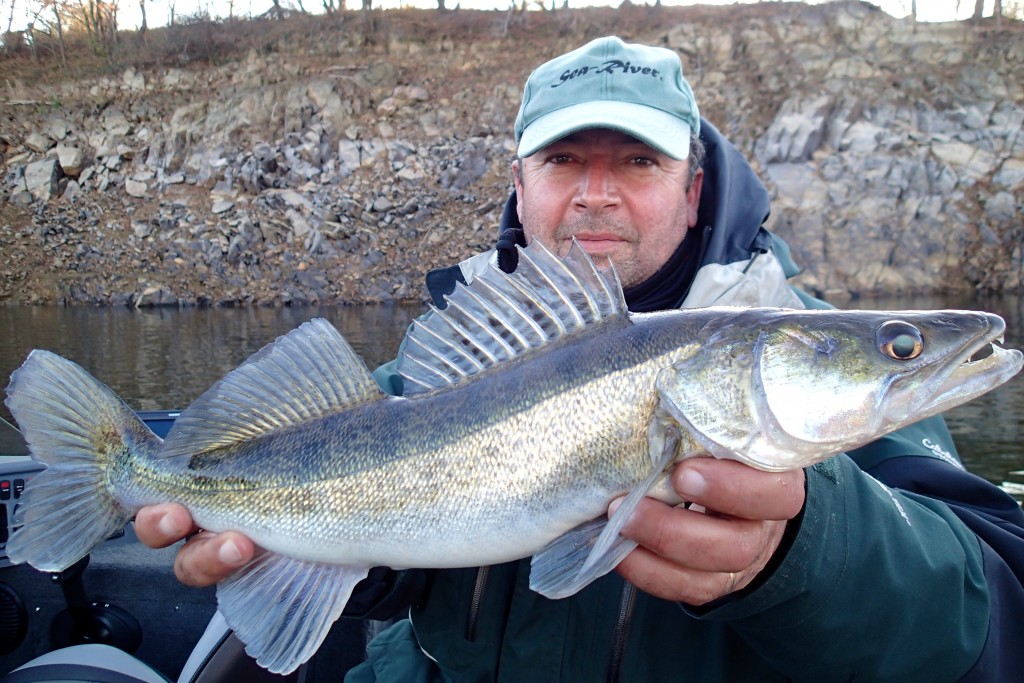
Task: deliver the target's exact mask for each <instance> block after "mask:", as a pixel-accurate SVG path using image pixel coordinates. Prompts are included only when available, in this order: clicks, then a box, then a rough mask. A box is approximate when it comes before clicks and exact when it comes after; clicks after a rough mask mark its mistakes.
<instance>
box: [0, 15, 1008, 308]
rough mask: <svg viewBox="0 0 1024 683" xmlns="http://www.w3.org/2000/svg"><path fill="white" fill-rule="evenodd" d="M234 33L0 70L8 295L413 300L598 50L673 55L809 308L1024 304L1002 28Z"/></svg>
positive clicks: (808, 18) (628, 25) (874, 19)
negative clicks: (827, 304) (543, 83)
mask: <svg viewBox="0 0 1024 683" xmlns="http://www.w3.org/2000/svg"><path fill="white" fill-rule="evenodd" d="M242 24H243V25H240V24H238V23H235V24H233V25H232V26H231V27H227V28H230V30H231V31H234V32H240V33H238V35H241V36H244V39H239V40H238V41H237V47H236V48H235V49H233V50H232V51H230V52H229V53H228V55H227V56H226V57H224V58H222V59H219V60H217V61H186V60H179V61H180V62H181V63H168V62H167V60H156V61H155V62H154V61H152V60H151V61H148V62H147V61H146V60H140V63H138V64H135V65H133V66H125V65H123V64H121V65H115V66H108V67H107V68H106V69H104V70H102V71H101V72H98V73H93V74H91V75H85V76H82V75H79V76H77V77H72V76H71V75H69V74H70V72H71V71H73V69H68V70H66V71H64V72H53V71H51V72H50V73H48V74H47V75H46V77H45V78H38V77H37V78H30V77H26V76H24V75H23V74H24V69H22V70H21V71H19V70H18V68H16V67H18V62H17V60H19V59H20V60H24V59H25V57H24V56H20V57H19V56H15V57H7V58H5V60H6V61H8V64H7V65H6V66H7V67H8V68H7V69H6V70H7V72H8V75H7V81H6V82H7V91H6V97H5V100H6V101H5V103H4V105H3V115H2V117H0V155H2V161H0V163H2V165H3V170H4V178H3V190H4V193H5V195H4V197H3V202H2V205H0V253H2V255H3V258H2V259H0V301H4V302H8V303H23V302H28V303H50V302H63V303H79V302H80V303H90V304H113V305H135V306H146V305H197V304H198V305H250V304H255V305H294V304H302V303H307V302H314V301H319V302H333V303H358V302H371V301H373V302H376V301H394V300H415V299H420V298H421V297H422V296H423V288H422V285H421V283H422V277H423V274H424V273H425V271H426V270H428V269H430V268H433V267H437V266H440V265H447V264H449V263H452V262H454V261H455V260H458V259H460V258H463V257H465V256H467V255H469V254H471V253H474V252H476V251H478V250H480V249H482V248H485V247H487V246H489V245H490V244H491V242H492V240H493V238H494V236H495V228H496V226H497V222H498V218H499V216H500V213H501V209H502V205H503V203H504V200H505V198H506V197H507V194H508V192H509V190H510V187H511V185H510V180H509V162H510V160H511V157H512V154H513V152H514V149H515V146H514V142H513V139H512V135H511V129H512V122H513V120H514V117H515V113H516V109H517V107H518V104H519V98H520V94H521V87H522V83H523V82H524V80H525V78H526V76H527V75H528V74H529V71H530V70H531V68H533V66H535V65H536V64H538V63H539V62H541V61H542V60H544V59H546V58H548V57H551V56H554V55H556V54H558V53H560V52H563V51H565V50H568V49H571V48H573V47H576V46H578V45H580V44H582V43H583V42H585V41H586V40H589V39H590V38H593V37H597V36H600V35H606V34H610V33H617V34H619V35H621V36H623V37H624V38H627V39H633V40H637V41H645V42H650V43H654V44H659V45H664V46H667V47H669V48H672V49H675V50H677V51H678V52H679V53H680V55H681V56H682V58H683V62H684V67H685V70H686V72H687V73H688V74H689V78H690V80H691V83H692V84H693V86H694V88H695V90H696V92H697V96H698V101H699V102H700V105H701V107H702V113H703V114H704V116H705V117H706V118H707V119H709V120H710V121H712V122H713V123H715V124H716V125H717V126H718V127H719V128H720V129H721V130H722V131H723V132H724V133H725V134H726V135H727V136H728V137H729V138H730V139H732V140H733V141H734V143H735V144H736V145H737V146H738V147H739V148H740V149H741V150H742V151H743V152H744V153H745V154H746V155H747V157H748V158H749V159H750V160H751V162H752V163H753V164H754V166H755V168H757V170H758V171H759V172H760V173H761V175H762V177H763V178H764V179H765V181H766V183H767V184H768V186H769V188H770V190H771V191H772V194H773V212H772V217H771V219H770V222H769V227H770V228H771V229H773V230H774V231H776V232H777V233H778V234H779V235H781V236H782V237H784V238H785V239H786V240H787V241H789V243H790V245H791V246H792V249H793V253H794V256H795V258H796V259H797V261H798V262H799V263H800V264H801V265H802V266H803V267H804V269H805V270H804V273H803V274H802V275H801V276H800V281H801V283H802V284H803V285H805V286H806V287H808V288H809V289H811V290H813V291H815V292H818V293H821V294H824V295H826V296H830V297H842V296H847V295H857V294H870V293H895V292H930V291H940V290H956V289H971V288H984V289H993V290H1020V289H1022V288H1024V275H1022V268H1024V254H1022V242H1024V225H1022V221H1021V220H1020V216H1021V207H1022V202H1024V31H1022V30H1021V26H1020V25H1019V23H1015V22H1005V23H1004V24H1003V25H1002V26H1001V27H995V26H987V25H981V26H979V25H971V24H966V23H956V24H938V25H934V24H914V23H912V22H910V21H909V20H897V19H893V18H892V17H889V16H888V15H886V14H884V13H882V12H880V11H879V10H877V9H876V8H875V7H873V6H872V5H869V4H866V3H860V2H835V3H830V4H826V5H820V6H814V7H807V6H804V5H800V4H796V3H775V2H773V3H761V4H757V5H740V6H736V7H727V8H718V7H715V8H711V7H691V8H668V7H644V6H623V7H620V8H618V9H586V10H567V9H562V10H558V11H554V12H528V13H525V14H510V13H507V12H466V11H455V12H448V13H444V14H440V13H436V12H421V11H402V12H386V13H372V14H371V15H362V14H359V13H346V14H345V15H343V16H341V17H340V18H332V19H326V18H322V17H313V18H311V17H292V18H290V19H286V20H281V21H276V22H269V21H250V22H242ZM227 28H225V30H227ZM19 74H21V75H20V76H19Z"/></svg>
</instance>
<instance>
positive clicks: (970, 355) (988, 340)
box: [928, 316, 1024, 414]
mask: <svg viewBox="0 0 1024 683" xmlns="http://www.w3.org/2000/svg"><path fill="white" fill-rule="evenodd" d="M990 320H991V321H992V325H991V327H990V328H989V330H988V332H987V334H983V335H979V336H978V337H977V338H976V339H975V340H974V341H973V343H971V344H968V345H966V346H965V347H964V349H963V350H962V351H961V352H960V354H959V355H958V357H957V358H956V359H955V362H953V363H951V364H950V365H951V367H952V368H953V369H952V371H951V372H949V373H948V374H947V375H946V377H945V379H943V380H942V382H941V383H940V384H939V386H938V389H937V390H936V392H935V394H934V395H933V397H932V399H931V401H930V407H929V411H928V412H929V413H932V414H934V413H940V412H942V411H944V410H946V409H947V408H951V407H953V406H954V405H959V404H960V403H964V402H966V401H969V400H971V399H972V398H975V397H977V396H980V395H981V394H983V393H985V392H986V391H989V390H990V389H992V388H993V387H996V386H998V385H1000V384H1002V383H1003V382H1006V381H1007V380H1008V379H1010V378H1011V377H1013V376H1014V375H1016V374H1017V373H1018V372H1020V370H1021V367H1022V366H1024V354H1022V353H1021V352H1020V351H1018V350H1017V349H1006V348H1003V347H1002V346H1001V345H1002V344H1003V341H1004V339H1003V332H1004V330H1005V327H1006V324H1005V323H1004V322H1003V321H1002V319H1001V318H998V317H996V316H990Z"/></svg>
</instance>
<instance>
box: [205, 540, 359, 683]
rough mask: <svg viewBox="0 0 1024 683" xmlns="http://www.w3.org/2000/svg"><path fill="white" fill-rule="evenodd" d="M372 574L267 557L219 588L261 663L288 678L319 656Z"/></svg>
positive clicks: (222, 605) (227, 614) (230, 619)
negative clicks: (354, 592)
mask: <svg viewBox="0 0 1024 683" xmlns="http://www.w3.org/2000/svg"><path fill="white" fill-rule="evenodd" d="M366 573H367V568H366V567H341V566H338V565H325V564H316V563H312V562H302V561H300V560H294V559H291V558H288V557H284V556H281V555H275V554H273V553H264V554H263V555H260V556H259V557H257V558H256V559H254V560H253V561H252V562H250V563H249V564H247V565H246V566H245V567H243V568H242V569H240V570H239V571H238V572H236V573H235V574H233V575H232V576H230V577H228V578H227V579H225V580H224V581H222V582H221V583H220V584H218V585H217V604H218V607H219V609H220V611H221V613H222V614H223V615H224V618H225V620H226V621H227V623H228V625H229V626H230V627H231V628H232V630H233V631H234V632H235V635H236V636H238V639H239V640H241V641H242V642H243V643H245V651H246V652H247V653H249V655H250V656H251V657H253V658H255V659H256V663H257V664H259V665H260V666H262V667H264V668H266V669H268V670H269V671H271V672H272V673H278V674H288V673H290V672H292V671H294V670H295V669H297V668H298V667H299V665H300V664H302V663H303V662H305V661H306V660H308V659H309V658H310V657H312V656H313V655H314V654H315V653H316V651H317V649H319V647H320V644H321V643H323V640H324V638H326V637H327V632H328V631H329V630H330V628H331V625H332V624H333V623H334V622H335V621H336V620H337V619H338V617H340V616H341V612H342V610H343V609H344V608H345V603H347V602H348V599H349V596H350V595H351V594H352V589H353V588H354V587H355V585H356V584H357V583H359V582H360V581H362V580H363V579H364V578H366Z"/></svg>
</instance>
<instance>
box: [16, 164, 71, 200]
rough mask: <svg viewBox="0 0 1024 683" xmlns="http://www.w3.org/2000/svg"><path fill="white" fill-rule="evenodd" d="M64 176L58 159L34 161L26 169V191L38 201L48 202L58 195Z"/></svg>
mask: <svg viewBox="0 0 1024 683" xmlns="http://www.w3.org/2000/svg"><path fill="white" fill-rule="evenodd" d="M63 175H64V174H63V172H62V171H61V168H60V164H59V163H58V162H57V160H56V159H43V160H41V161H33V162H32V163H31V164H29V165H28V166H26V167H25V189H26V190H27V191H28V192H30V193H31V194H32V196H33V197H35V198H36V199H40V200H42V201H46V200H47V199H49V198H50V197H52V196H53V195H54V194H56V193H57V184H58V182H59V181H60V179H61V178H62V177H63Z"/></svg>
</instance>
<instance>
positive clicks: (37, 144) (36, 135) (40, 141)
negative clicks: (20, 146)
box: [25, 131, 53, 154]
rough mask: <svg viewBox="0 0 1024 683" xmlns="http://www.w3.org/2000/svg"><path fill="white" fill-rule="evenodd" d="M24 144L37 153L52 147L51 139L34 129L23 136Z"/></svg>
mask: <svg viewBox="0 0 1024 683" xmlns="http://www.w3.org/2000/svg"><path fill="white" fill-rule="evenodd" d="M25 146H26V147H28V148H29V149H30V150H32V151H33V152H38V153H39V154H42V153H44V152H46V150H48V149H50V148H51V147H53V140H51V139H50V138H49V137H48V136H46V135H43V134H42V133H40V132H38V131H36V132H33V133H29V135H28V137H27V138H25Z"/></svg>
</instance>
